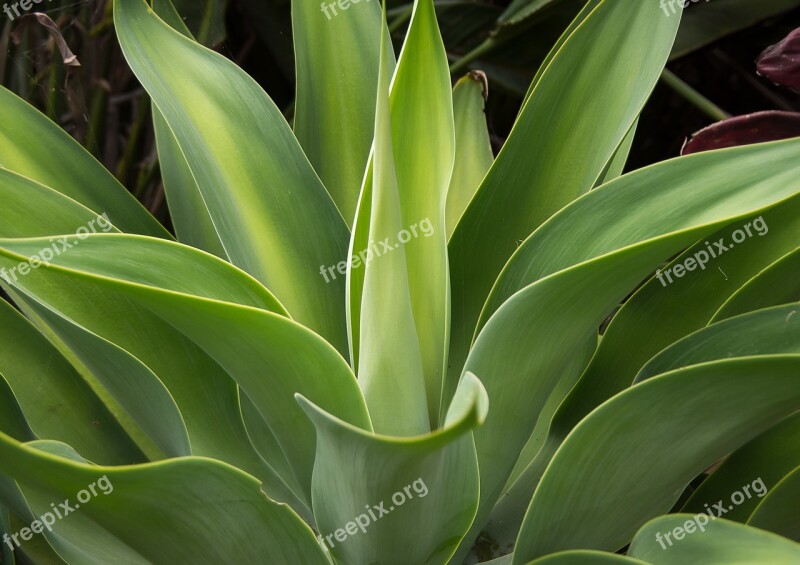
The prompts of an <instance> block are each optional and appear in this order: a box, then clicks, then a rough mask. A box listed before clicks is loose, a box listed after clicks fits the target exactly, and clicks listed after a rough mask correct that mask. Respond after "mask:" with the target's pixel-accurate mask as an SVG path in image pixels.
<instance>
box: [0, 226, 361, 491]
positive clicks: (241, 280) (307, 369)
mask: <svg viewBox="0 0 800 565" xmlns="http://www.w3.org/2000/svg"><path fill="white" fill-rule="evenodd" d="M40 245H41V242H40V240H36V239H30V240H19V239H18V240H2V241H0V254H2V255H6V256H13V257H26V256H28V255H29V254H30V253H33V251H34V250H35V249H37V247H38V246H40ZM120 256H124V257H125V258H126V260H125V262H124V263H120V262H118V261H115V260H114V258H115V257H120ZM39 272H44V273H45V274H46V275H48V276H49V277H55V276H59V277H61V278H65V279H66V280H69V281H75V282H76V283H77V282H86V283H87V286H89V287H90V288H93V289H94V291H95V292H97V291H105V292H109V293H110V295H111V296H117V298H118V299H120V298H124V299H126V300H131V301H133V302H134V304H139V305H140V306H141V307H142V308H146V309H149V310H151V311H153V312H154V313H155V314H157V315H158V316H159V317H161V318H163V319H164V320H165V321H166V322H168V323H169V324H171V325H172V326H173V327H175V328H176V329H178V330H179V331H181V332H182V333H184V334H185V335H186V336H187V337H189V338H190V339H192V340H193V341H194V342H195V343H196V344H197V345H198V346H200V347H201V348H202V350H203V351H205V352H206V353H207V354H208V355H209V356H211V357H212V358H213V359H214V360H215V361H216V362H217V363H219V365H220V366H221V367H222V368H224V369H225V370H226V371H227V373H228V374H229V375H230V376H231V377H232V378H233V379H234V380H236V382H237V383H238V384H239V385H240V386H241V387H242V389H243V390H244V391H245V393H246V394H247V395H248V397H249V398H250V399H251V400H252V401H253V402H254V404H255V406H256V408H258V410H259V412H260V413H261V416H262V417H263V418H264V420H265V421H266V422H267V423H268V424H269V427H270V429H271V430H272V432H273V433H274V434H275V437H276V439H277V441H278V443H279V444H280V445H281V448H282V449H283V451H284V453H285V454H286V457H287V459H288V461H289V464H290V465H291V468H292V470H293V472H294V474H295V478H296V480H297V481H298V482H299V484H300V485H301V486H302V487H303V489H304V491H305V493H296V494H298V495H299V496H300V497H301V499H302V498H303V495H304V494H307V493H308V491H309V490H310V484H311V469H312V466H313V458H314V443H315V442H314V429H313V426H311V424H310V423H309V422H308V421H307V419H306V417H305V415H304V414H303V412H302V410H300V408H299V407H298V406H297V405H296V403H295V402H294V397H293V395H294V394H295V392H300V393H302V394H304V395H305V396H307V397H308V398H309V399H311V400H313V401H314V402H316V403H317V404H319V405H320V406H322V407H323V408H325V409H326V410H328V411H330V412H331V413H333V414H335V415H336V416H338V417H341V418H343V419H345V420H347V421H350V422H351V423H352V424H354V425H357V426H359V427H362V428H364V429H371V426H370V422H369V417H368V415H367V411H366V407H365V404H364V399H363V396H362V395H361V391H360V389H359V388H358V384H357V382H356V380H355V377H354V375H353V373H352V372H351V370H350V368H349V367H348V365H347V363H346V362H345V361H344V359H343V358H342V357H341V355H339V354H338V352H337V351H336V350H335V349H334V348H333V347H332V346H331V345H330V344H328V343H327V342H325V341H324V340H323V339H322V338H320V337H319V336H317V335H316V334H314V333H313V332H311V331H310V330H308V329H306V328H305V327H303V326H301V325H299V324H297V323H295V322H293V321H291V320H290V319H288V318H286V317H285V316H283V315H281V313H280V310H278V308H277V305H276V302H275V300H274V298H273V297H272V296H271V295H270V294H269V293H268V292H267V290H266V289H264V288H263V287H261V286H260V285H259V284H258V283H257V282H256V281H255V280H253V279H252V278H251V277H249V276H248V275H246V274H245V273H243V272H241V271H238V270H237V269H235V268H234V267H232V266H230V265H229V264H227V263H225V262H223V261H221V260H219V259H217V258H215V257H213V256H211V255H207V254H205V253H202V252H200V251H197V250H194V249H192V248H189V247H186V246H183V245H181V244H178V243H165V242H162V241H159V240H155V239H152V238H144V237H138V236H126V235H117V236H112V237H109V236H108V235H106V236H104V237H102V238H100V237H97V236H91V237H88V238H86V239H85V240H83V241H82V242H81V243H80V245H79V246H78V247H76V248H74V249H71V250H70V253H64V254H61V255H59V256H58V257H56V258H54V259H53V261H51V263H50V265H46V266H44V267H43V268H42V270H41V271H39ZM186 273H192V276H190V277H188V276H185V274H186ZM70 284H72V283H70ZM73 286H74V285H73ZM273 309H274V310H278V311H277V313H276V312H273V311H270V310H273ZM157 374H158V373H157ZM195 380H196V379H195ZM165 384H167V383H166V381H165ZM231 384H232V383H231ZM167 387H168V388H169V385H167ZM172 392H173V395H174V396H175V398H176V401H178V406H179V407H181V408H182V405H181V402H180V400H179V399H178V395H177V394H176V393H175V392H174V391H172ZM192 399H194V397H192ZM186 401H187V402H189V399H187V400H186ZM227 414H228V416H229V417H236V418H238V419H239V422H238V423H239V424H241V419H240V414H239V409H238V406H237V407H236V408H230V407H229V408H228V412H227ZM187 426H189V421H188V418H187ZM189 431H190V434H191V429H190V430H189ZM287 482H289V484H291V481H290V480H289V479H287Z"/></svg>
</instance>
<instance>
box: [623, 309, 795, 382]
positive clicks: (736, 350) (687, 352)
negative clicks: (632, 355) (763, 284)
mask: <svg viewBox="0 0 800 565" xmlns="http://www.w3.org/2000/svg"><path fill="white" fill-rule="evenodd" d="M779 353H798V354H800V304H790V305H788V306H776V307H775V308H768V309H766V310H759V311H757V312H751V313H750V314H744V315H742V316H736V317H735V318H730V319H728V320H725V321H722V322H719V323H716V324H712V325H710V326H708V327H706V328H703V329H702V330H699V331H697V332H695V333H693V334H690V335H688V336H686V337H685V338H683V339H681V340H679V341H677V342H675V343H674V344H672V345H671V346H669V347H667V348H666V349H664V350H663V351H662V352H661V353H659V354H658V355H656V356H655V357H653V358H652V359H650V361H648V362H647V364H646V365H645V366H644V367H642V369H641V370H640V371H639V374H637V375H636V379H635V380H634V382H641V381H644V380H646V379H649V378H651V377H654V376H656V375H660V374H661V373H666V372H668V371H672V370H675V369H680V368H681V367H686V366H689V365H699V364H700V363H707V362H709V361H716V360H718V359H726V358H729V357H750V356H756V355H776V354H779Z"/></svg>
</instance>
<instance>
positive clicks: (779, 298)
mask: <svg viewBox="0 0 800 565" xmlns="http://www.w3.org/2000/svg"><path fill="white" fill-rule="evenodd" d="M798 272H800V247H798V248H797V249H795V250H794V251H792V252H790V253H787V254H786V255H784V256H783V257H781V258H780V259H778V260H776V261H775V262H774V263H772V264H771V265H769V266H768V267H766V268H765V269H764V270H763V271H761V272H760V273H758V274H757V275H756V276H754V277H753V278H752V279H750V280H749V281H747V282H746V283H745V284H744V285H742V287H741V288H739V290H737V291H736V292H734V293H733V294H732V295H731V296H730V297H729V298H728V300H726V301H725V303H724V304H723V305H722V306H720V308H719V310H717V312H716V313H715V314H714V317H713V318H712V321H717V320H724V319H725V318H730V317H731V316H736V315H738V314H744V313H745V312H751V311H753V310H758V309H759V308H767V307H769V306H774V305H777V304H788V303H790V302H797V301H800V281H798V279H797V277H796V276H795V275H796V274H797V273H798Z"/></svg>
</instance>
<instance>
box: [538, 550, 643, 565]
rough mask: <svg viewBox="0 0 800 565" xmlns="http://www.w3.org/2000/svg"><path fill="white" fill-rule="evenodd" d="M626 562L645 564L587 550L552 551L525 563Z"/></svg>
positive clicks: (604, 564)
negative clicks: (550, 553)
mask: <svg viewBox="0 0 800 565" xmlns="http://www.w3.org/2000/svg"><path fill="white" fill-rule="evenodd" d="M626 563H627V564H628V565H647V563H645V562H644V561H639V560H638V559H632V558H630V557H625V556H624V555H615V554H613V553H604V552H602V551H587V550H575V551H562V552H560V553H553V554H552V555H546V556H544V557H540V558H539V559H535V560H533V561H531V562H529V563H528V564H527V565H625V564H626Z"/></svg>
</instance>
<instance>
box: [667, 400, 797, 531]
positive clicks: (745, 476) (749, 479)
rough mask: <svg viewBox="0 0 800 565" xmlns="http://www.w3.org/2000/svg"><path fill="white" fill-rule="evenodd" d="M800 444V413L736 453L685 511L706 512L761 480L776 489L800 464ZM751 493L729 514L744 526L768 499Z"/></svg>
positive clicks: (694, 493)
mask: <svg viewBox="0 0 800 565" xmlns="http://www.w3.org/2000/svg"><path fill="white" fill-rule="evenodd" d="M798 442H800V414H794V415H792V416H789V417H788V418H786V419H785V420H783V421H782V422H780V423H779V424H777V425H775V426H774V427H773V428H771V429H770V430H769V431H767V432H764V433H763V434H761V435H760V436H758V437H756V438H754V439H753V440H751V441H750V442H748V443H746V444H745V445H743V446H742V447H740V448H739V449H737V450H736V451H734V452H733V453H732V454H731V455H730V456H729V457H728V458H727V459H726V460H725V461H724V462H723V463H722V465H720V466H719V468H718V469H717V470H716V471H714V473H713V474H712V475H711V476H710V477H708V478H707V479H706V480H705V481H703V482H702V483H700V486H699V487H697V489H696V490H695V491H694V492H693V493H692V495H691V496H690V497H689V500H687V501H686V503H685V504H684V505H683V508H682V509H681V512H705V511H706V508H708V507H712V506H713V504H714V503H716V502H719V501H720V500H726V499H730V497H731V495H732V494H733V493H734V492H736V491H737V490H739V489H741V488H742V487H743V486H744V485H748V484H751V483H754V482H756V481H758V480H760V481H761V484H763V485H764V488H765V489H767V490H772V489H774V488H775V485H777V483H778V481H780V480H781V479H782V478H783V477H785V476H786V475H787V474H789V473H790V472H791V471H792V470H793V469H794V468H795V467H797V466H798V465H800V453H798V450H797V445H798ZM751 491H753V493H754V496H750V497H749V498H747V499H746V500H744V501H743V502H742V503H741V504H737V505H736V506H734V507H733V508H731V509H729V510H728V511H727V513H726V514H725V518H726V519H728V520H735V521H737V522H742V523H744V522H746V521H747V519H748V518H749V517H750V515H751V514H752V513H753V510H754V509H755V508H756V506H757V505H758V503H759V502H760V501H761V500H763V496H764V495H763V493H760V492H758V489H755V488H753V489H751Z"/></svg>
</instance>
